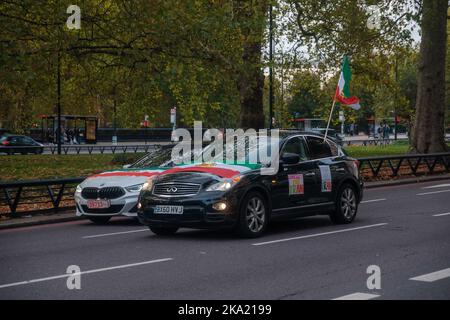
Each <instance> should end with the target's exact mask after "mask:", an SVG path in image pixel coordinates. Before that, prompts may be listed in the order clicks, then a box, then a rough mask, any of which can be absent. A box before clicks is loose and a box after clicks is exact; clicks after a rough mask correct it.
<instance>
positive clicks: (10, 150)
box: [0, 143, 160, 154]
mask: <svg viewBox="0 0 450 320" xmlns="http://www.w3.org/2000/svg"><path fill="white" fill-rule="evenodd" d="M158 146H160V144H155V143H152V144H147V145H144V144H141V145H63V146H61V153H62V154H116V153H138V152H144V153H145V152H149V151H151V150H153V149H155V148H157V147H158ZM0 153H5V154H17V153H19V154H20V153H36V154H40V153H46V154H57V153H58V147H57V146H56V145H51V146H44V147H40V146H30V147H21V146H17V147H1V148H0Z"/></svg>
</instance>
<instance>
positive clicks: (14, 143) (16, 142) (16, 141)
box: [9, 137, 22, 153]
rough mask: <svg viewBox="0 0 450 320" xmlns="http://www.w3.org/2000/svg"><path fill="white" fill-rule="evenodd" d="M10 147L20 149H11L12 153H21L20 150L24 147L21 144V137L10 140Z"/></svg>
mask: <svg viewBox="0 0 450 320" xmlns="http://www.w3.org/2000/svg"><path fill="white" fill-rule="evenodd" d="M9 146H11V147H19V148H11V152H12V153H15V152H20V151H21V150H22V149H21V148H20V147H21V146H22V145H21V144H20V139H19V137H11V138H10V140H9Z"/></svg>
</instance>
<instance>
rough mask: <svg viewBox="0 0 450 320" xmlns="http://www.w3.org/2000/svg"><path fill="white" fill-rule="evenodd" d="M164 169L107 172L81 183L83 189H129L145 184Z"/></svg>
mask: <svg viewBox="0 0 450 320" xmlns="http://www.w3.org/2000/svg"><path fill="white" fill-rule="evenodd" d="M163 171H164V169H160V168H149V169H139V170H134V169H126V170H117V171H107V172H102V173H99V174H95V175H93V176H90V177H88V178H87V179H86V180H84V181H83V182H82V183H81V187H82V188H84V187H97V188H98V187H112V186H122V187H128V186H133V185H136V184H141V183H144V182H145V181H146V180H147V179H148V178H150V177H152V176H154V175H159V174H160V173H161V172H163Z"/></svg>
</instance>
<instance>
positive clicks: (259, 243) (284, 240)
mask: <svg viewBox="0 0 450 320" xmlns="http://www.w3.org/2000/svg"><path fill="white" fill-rule="evenodd" d="M385 225H387V223H377V224H371V225H367V226H362V227H355V228H347V229H340V230H334V231H329V232H322V233H315V234H308V235H306V236H299V237H293V238H285V239H278V240H272V241H265V242H258V243H253V244H252V245H254V246H263V245H266V244H273V243H278V242H286V241H292V240H300V239H307V238H314V237H320V236H325V235H329V234H335V233H342V232H349V231H356V230H362V229H368V228H375V227H381V226H385Z"/></svg>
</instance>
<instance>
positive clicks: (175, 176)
mask: <svg viewBox="0 0 450 320" xmlns="http://www.w3.org/2000/svg"><path fill="white" fill-rule="evenodd" d="M259 168H261V165H259V164H224V163H196V164H188V165H179V166H175V167H171V168H146V169H139V170H136V169H126V170H118V171H107V172H103V173H99V174H96V175H93V176H90V177H88V178H87V179H86V180H84V181H83V183H82V184H81V187H83V188H84V187H87V186H89V187H107V186H122V187H127V186H132V185H136V184H141V183H144V182H145V181H146V180H147V179H148V178H149V177H152V176H155V175H156V176H159V177H158V182H168V181H173V180H177V181H186V182H191V183H200V184H202V183H204V182H206V181H211V180H215V179H220V178H231V177H234V176H236V175H239V174H242V173H245V172H248V171H252V170H256V169H259Z"/></svg>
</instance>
